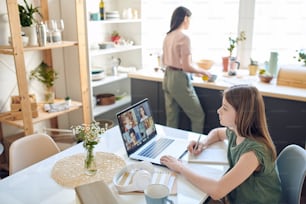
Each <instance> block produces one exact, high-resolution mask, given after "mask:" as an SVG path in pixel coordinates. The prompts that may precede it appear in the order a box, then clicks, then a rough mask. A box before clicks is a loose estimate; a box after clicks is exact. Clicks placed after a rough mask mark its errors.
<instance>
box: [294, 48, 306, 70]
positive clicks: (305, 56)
mask: <svg viewBox="0 0 306 204" xmlns="http://www.w3.org/2000/svg"><path fill="white" fill-rule="evenodd" d="M296 52H297V53H298V56H294V57H293V58H295V59H297V60H298V62H303V65H304V66H306V53H305V51H304V50H303V49H301V50H296Z"/></svg>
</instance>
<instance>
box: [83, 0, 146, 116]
mask: <svg viewBox="0 0 306 204" xmlns="http://www.w3.org/2000/svg"><path fill="white" fill-rule="evenodd" d="M99 2H100V0H94V1H92V0H90V1H89V0H87V1H86V16H87V21H86V23H87V27H86V31H87V45H88V50H87V52H88V60H89V70H88V71H89V72H90V73H92V72H96V71H101V70H102V71H103V74H104V77H103V78H102V79H99V80H94V78H93V76H92V75H91V77H90V78H91V80H90V91H91V97H92V103H91V107H92V111H91V113H92V116H93V117H94V118H100V117H101V118H108V119H115V113H116V112H117V111H118V110H120V109H122V108H124V107H127V106H129V105H130V104H131V91H130V79H129V78H128V76H127V73H128V72H129V71H131V70H138V69H141V68H142V41H141V23H142V21H141V0H130V1H121V0H104V11H105V18H104V20H99V19H97V18H91V15H96V16H98V15H99ZM109 12H113V13H119V18H114V19H109V18H108V16H107V13H109ZM126 12H128V13H129V12H130V13H129V14H128V15H127V13H126ZM130 14H131V15H130ZM93 19H94V20H93ZM114 31H115V32H117V33H119V35H120V36H121V41H119V43H118V44H115V45H114V44H113V43H112V41H111V36H112V33H113V32H114ZM103 43H105V44H106V45H111V46H112V47H109V48H105V49H100V47H99V44H103ZM114 58H120V60H121V63H120V66H119V70H118V74H114V73H113V71H112V67H113V59H114ZM103 93H112V94H115V96H116V101H115V103H114V104H111V105H96V100H95V96H96V95H98V94H103ZM109 117H111V118H109Z"/></svg>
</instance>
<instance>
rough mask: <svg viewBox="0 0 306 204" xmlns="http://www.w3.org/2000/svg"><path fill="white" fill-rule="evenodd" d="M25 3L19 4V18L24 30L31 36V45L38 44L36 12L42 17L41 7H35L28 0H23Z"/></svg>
mask: <svg viewBox="0 0 306 204" xmlns="http://www.w3.org/2000/svg"><path fill="white" fill-rule="evenodd" d="M23 2H24V5H21V4H18V11H19V19H20V24H21V26H22V30H23V32H24V33H25V34H26V35H27V36H28V37H29V45H32V46H33V45H37V34H36V26H35V24H36V23H37V20H36V19H35V16H36V14H37V15H38V16H40V18H42V15H41V13H40V12H39V7H34V6H33V5H32V4H29V3H28V2H27V0H23Z"/></svg>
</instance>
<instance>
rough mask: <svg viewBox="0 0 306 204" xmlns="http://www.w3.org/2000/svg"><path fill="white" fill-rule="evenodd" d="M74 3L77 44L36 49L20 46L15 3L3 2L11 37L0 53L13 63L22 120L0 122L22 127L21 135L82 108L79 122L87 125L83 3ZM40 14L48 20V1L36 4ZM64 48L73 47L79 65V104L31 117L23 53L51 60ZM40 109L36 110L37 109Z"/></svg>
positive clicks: (14, 1) (67, 42) (37, 47)
mask: <svg viewBox="0 0 306 204" xmlns="http://www.w3.org/2000/svg"><path fill="white" fill-rule="evenodd" d="M73 1H74V3H75V12H76V17H75V19H76V22H77V28H76V29H77V30H76V32H77V41H76V42H73V41H71V42H70V41H63V42H61V43H56V44H51V43H50V44H47V45H46V46H43V47H39V46H33V47H23V44H22V38H21V35H20V33H21V28H20V20H19V18H18V17H17V16H19V11H18V2H17V0H6V4H7V10H8V19H9V26H10V32H11V36H12V45H11V46H0V54H6V55H12V56H13V58H14V63H15V70H16V77H17V85H18V91H19V96H21V109H22V120H16V121H13V120H11V119H10V118H7V117H1V119H0V122H1V123H5V124H8V125H12V126H15V127H17V128H22V129H23V130H24V134H25V135H29V134H33V133H34V124H35V123H37V122H41V121H43V120H48V119H52V118H56V117H57V116H59V115H62V114H66V113H68V112H71V111H74V110H77V109H80V108H82V114H83V122H84V123H90V121H91V115H90V106H91V104H90V103H89V98H90V97H89V91H88V81H89V79H88V76H89V74H88V68H87V64H88V63H87V57H86V52H87V50H86V34H85V19H84V16H85V15H84V6H85V4H84V1H79V0H73ZM40 7H41V13H42V14H43V16H44V17H46V18H45V19H44V20H48V19H47V18H48V0H41V1H40ZM65 47H76V49H77V52H78V63H79V71H80V72H79V73H80V90H81V102H77V101H73V103H72V104H73V106H72V107H71V108H70V109H68V110H65V111H61V112H56V113H45V112H40V113H39V116H38V118H32V114H31V108H30V99H29V92H28V82H27V81H28V80H27V76H26V67H25V59H24V52H27V51H43V55H44V59H45V60H50V61H51V60H52V54H51V50H52V49H58V48H65ZM39 110H40V109H39ZM0 134H1V135H0V136H1V137H2V132H1V133H0ZM0 139H2V138H0Z"/></svg>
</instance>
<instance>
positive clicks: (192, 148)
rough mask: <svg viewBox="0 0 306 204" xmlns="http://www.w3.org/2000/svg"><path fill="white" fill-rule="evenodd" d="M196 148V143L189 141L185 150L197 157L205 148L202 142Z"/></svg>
mask: <svg viewBox="0 0 306 204" xmlns="http://www.w3.org/2000/svg"><path fill="white" fill-rule="evenodd" d="M196 146H197V142H196V141H191V142H190V143H189V145H188V146H187V150H188V151H189V152H190V153H191V154H193V155H198V154H200V153H201V152H202V151H203V149H204V147H205V146H204V144H203V143H202V142H199V144H198V146H197V147H196ZM195 148H196V149H195Z"/></svg>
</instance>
